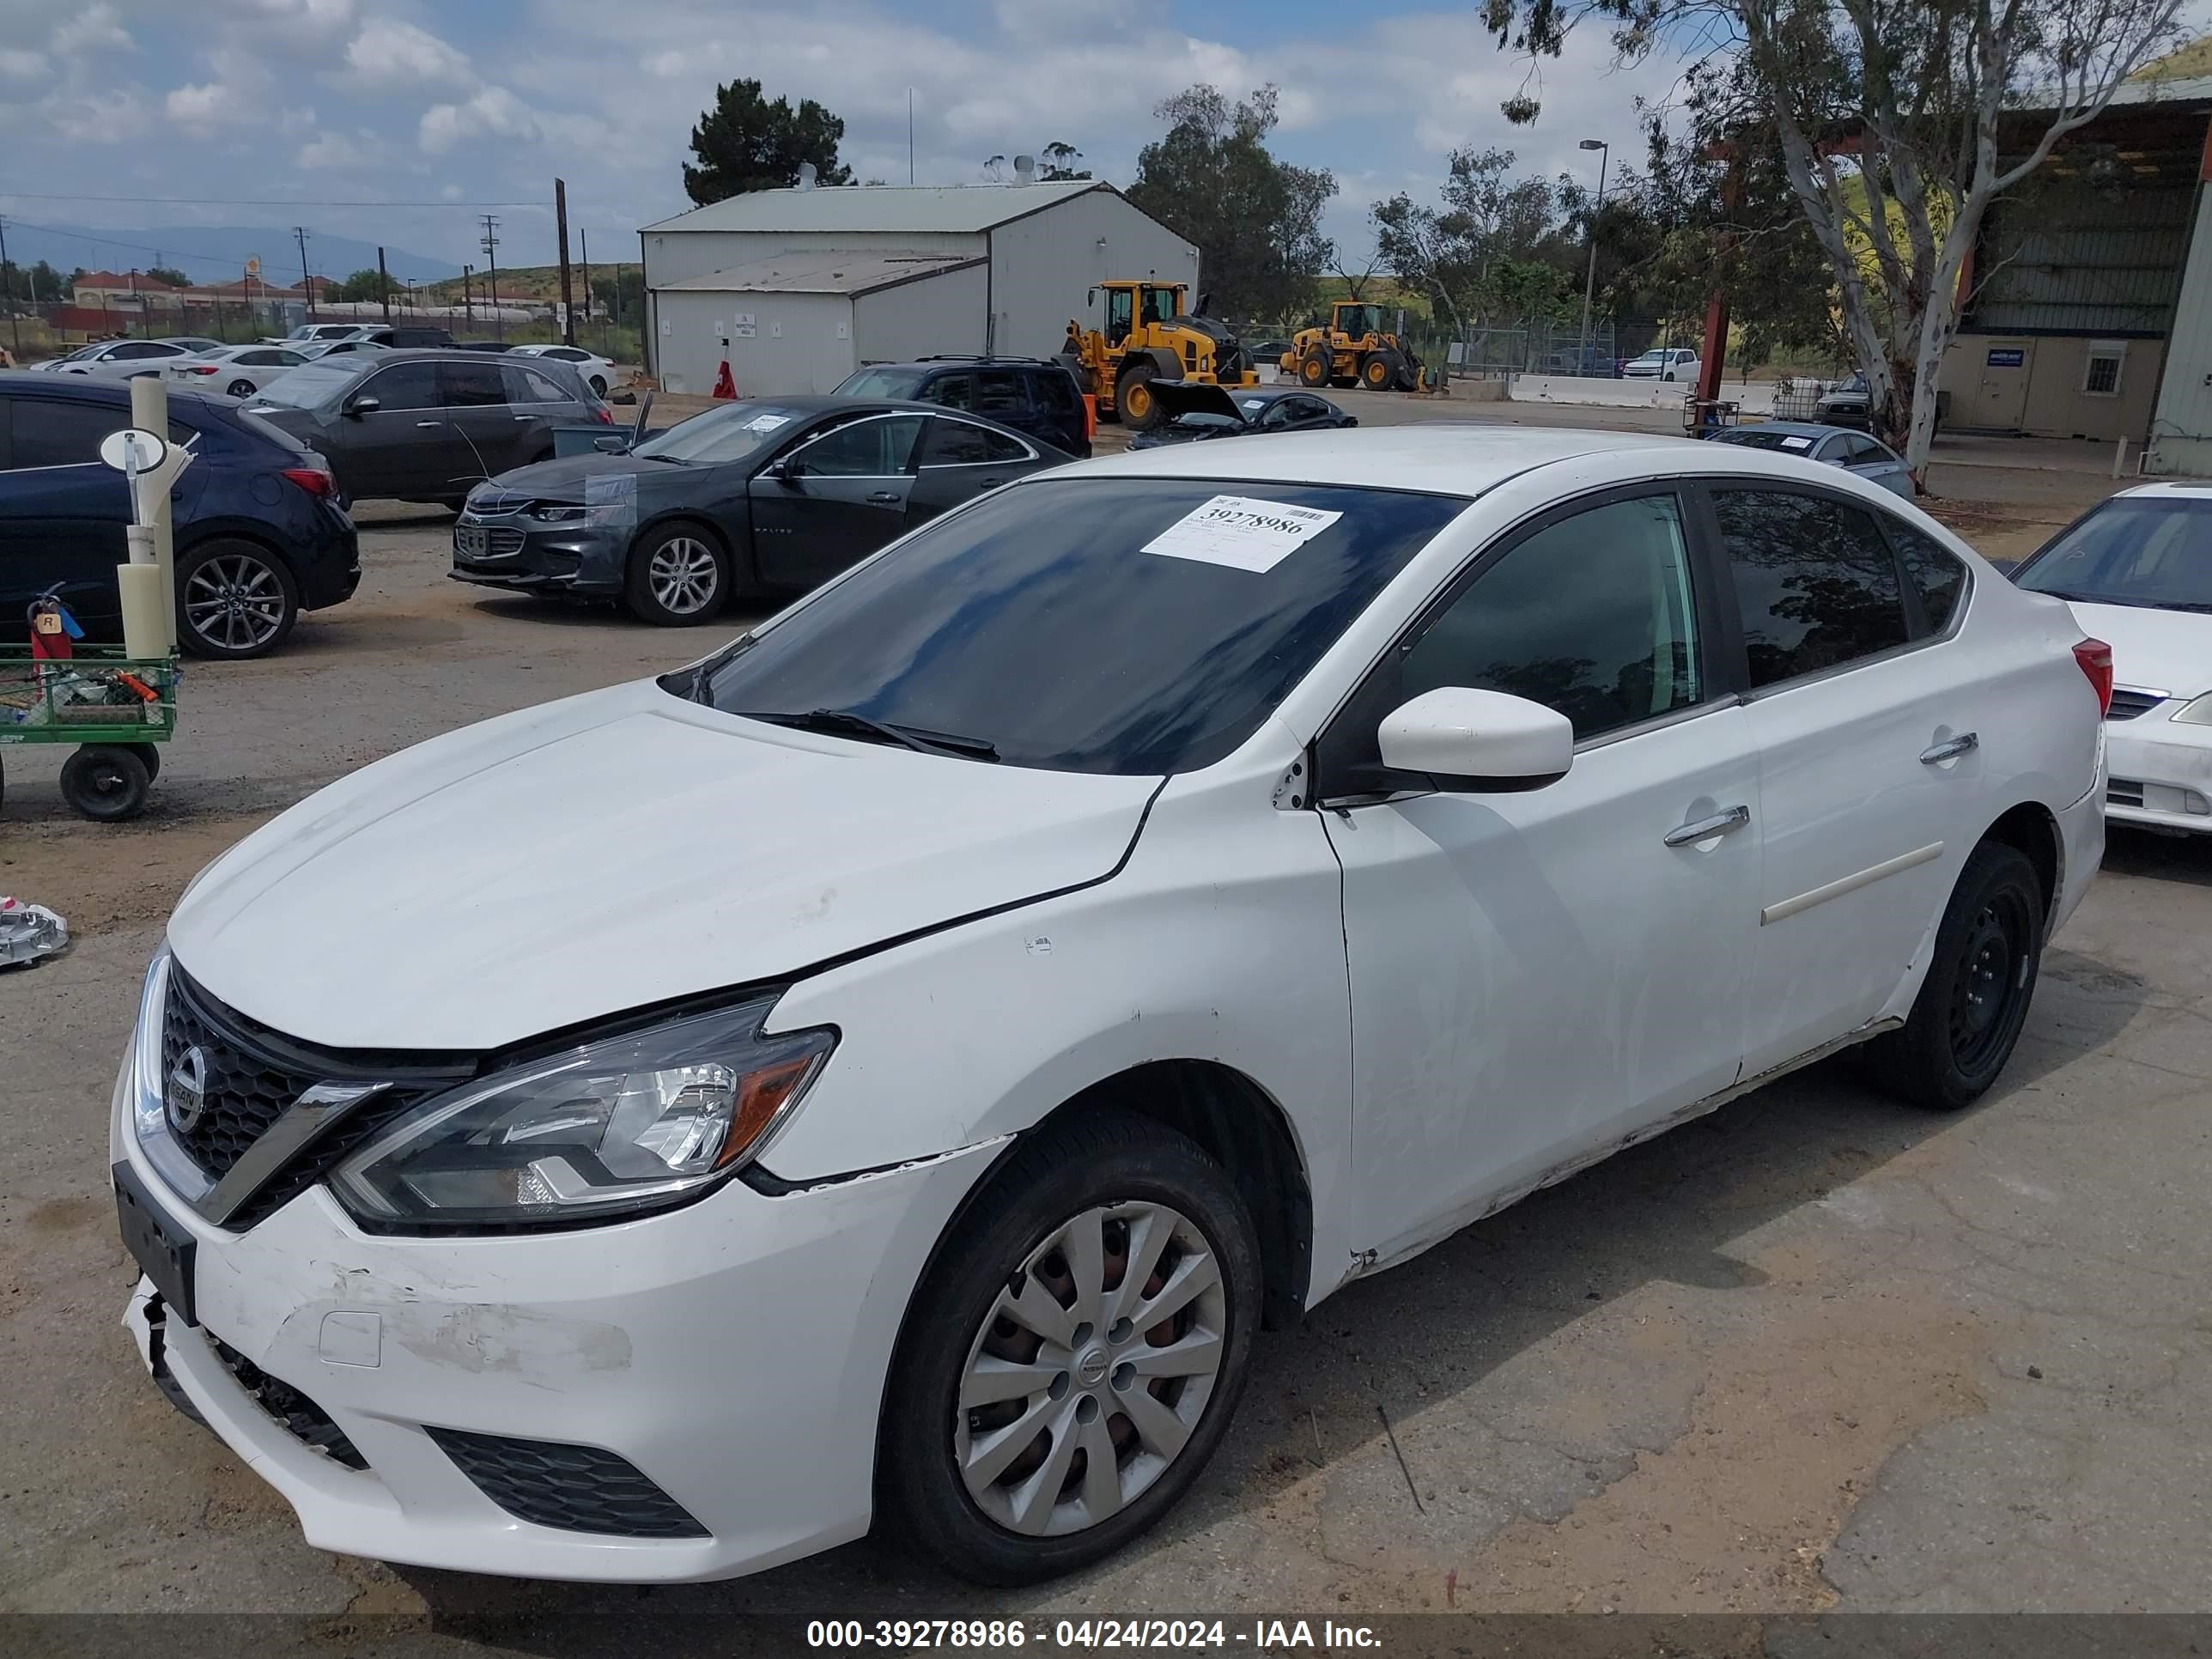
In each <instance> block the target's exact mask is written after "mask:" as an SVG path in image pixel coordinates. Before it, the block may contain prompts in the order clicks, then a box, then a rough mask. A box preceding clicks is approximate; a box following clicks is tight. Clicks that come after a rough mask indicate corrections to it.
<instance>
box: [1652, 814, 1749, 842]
mask: <svg viewBox="0 0 2212 1659" xmlns="http://www.w3.org/2000/svg"><path fill="white" fill-rule="evenodd" d="M1750 822H1751V808H1749V807H1748V806H1731V807H1729V809H1728V811H1725V812H1716V813H1714V814H1713V815H1712V817H1709V818H1699V819H1698V820H1697V821H1696V822H1695V823H1685V824H1682V825H1680V827H1679V828H1676V829H1669V830H1668V832H1667V835H1666V842H1667V845H1668V846H1669V847H1687V846H1690V845H1691V844H1692V842H1701V841H1710V840H1711V839H1712V838H1713V837H1714V836H1725V835H1727V834H1729V832H1730V831H1731V830H1736V829H1742V828H1743V826H1744V825H1745V824H1747V823H1750Z"/></svg>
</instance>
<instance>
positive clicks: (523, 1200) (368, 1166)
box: [331, 997, 836, 1227]
mask: <svg viewBox="0 0 2212 1659" xmlns="http://www.w3.org/2000/svg"><path fill="white" fill-rule="evenodd" d="M774 1006H775V998H774V997H767V998H763V999H760V1000H756V1001H752V1002H749V1003H744V1004H742V1005H740V1006H737V1007H734V1008H726V1009H721V1010H718V1011H717V1012H714V1013H709V1014H697V1015H693V1016H691V1017H690V1018H684V1019H678V1020H673V1021H671V1022H670V1023H668V1024H665V1025H657V1026H653V1027H651V1028H650V1029H648V1030H642V1031H635V1032H631V1033H629V1035H627V1036H618V1037H609V1038H605V1039H604V1040H602V1041H599V1042H591V1043H586V1044H585V1045H584V1046H583V1047H581V1048H572V1049H570V1050H568V1052H567V1053H565V1054H558V1055H555V1056H551V1057H549V1058H546V1059H543V1060H536V1061H533V1062H532V1063H531V1064H529V1065H527V1066H518V1067H516V1068H514V1069H513V1070H512V1071H508V1072H505V1073H501V1074H500V1075H498V1076H495V1077H490V1078H483V1079H477V1080H476V1081H474V1082H471V1083H469V1084H466V1085H463V1086H462V1087H461V1088H459V1089H456V1090H453V1091H450V1092H448V1093H447V1094H444V1095H441V1096H439V1097H436V1098H435V1099H432V1100H428V1101H426V1102H424V1103H422V1105H421V1106H419V1107H417V1108H416V1109H414V1110H412V1111H410V1112H409V1113H408V1114H407V1115H405V1116H404V1117H402V1118H401V1119H399V1120H398V1121H397V1122H395V1123H394V1124H392V1126H391V1127H389V1128H387V1129H386V1130H385V1131H384V1132H383V1133H381V1134H380V1135H379V1136H378V1137H377V1138H376V1139H374V1140H373V1141H371V1142H370V1143H369V1144H368V1146H364V1147H363V1148H362V1150H361V1151H359V1152H356V1153H355V1154H353V1156H351V1157H350V1158H347V1159H346V1161H345V1162H344V1163H343V1164H340V1165H339V1166H338V1168H337V1171H336V1173H335V1174H334V1175H333V1176H331V1190H332V1191H333V1192H335V1193H336V1194H337V1197H338V1199H339V1200H340V1201H341V1202H342V1203H343V1204H344V1205H345V1206H346V1207H347V1208H348V1209H349V1210H350V1211H352V1212H353V1213H354V1214H355V1215H356V1216H357V1217H359V1218H361V1219H362V1220H364V1221H368V1222H371V1223H378V1222H381V1223H385V1224H387V1225H397V1226H402V1227H405V1226H411V1225H423V1224H429V1225H441V1226H450V1225H467V1224H471V1223H479V1224H494V1225H514V1224H516V1223H525V1224H527V1223H531V1222H551V1223H556V1224H557V1223H561V1222H569V1223H576V1222H586V1221H591V1220H594V1219H599V1218H612V1217H615V1216H618V1215H623V1214H626V1213H629V1212H635V1211H638V1210H641V1209H653V1208H658V1207H659V1206H662V1205H665V1204H666V1203H668V1202H669V1201H671V1200H675V1199H678V1198H681V1197H683V1196H684V1195H686V1194H694V1193H696V1192H698V1191H700V1190H701V1189H702V1188H707V1187H710V1186H713V1185H714V1184H716V1183H717V1182H721V1181H723V1180H726V1178H728V1177H729V1176H731V1175H732V1174H734V1173H735V1172H736V1171H737V1170H739V1169H741V1168H743V1167H744V1164H746V1163H748V1162H749V1161H750V1159H751V1158H753V1157H754V1156H755V1155H757V1153H758V1152H760V1150H761V1149H762V1148H763V1146H766V1145H767V1144H768V1142H769V1139H770V1138H771V1137H772V1136H773V1135H774V1134H775V1130H776V1129H777V1127H779V1126H780V1125H781V1124H782V1123H783V1122H784V1121H785V1120H786V1119H787V1117H788V1116H789V1115H790V1114H791V1112H792V1110H793V1109H794V1108H795V1107H796V1106H797V1105H798V1104H799V1100H800V1099H801V1098H802V1097H804V1096H805V1092H806V1089H807V1085H809V1084H811V1082H812V1081H813V1080H814V1078H815V1075H816V1074H817V1073H818V1072H819V1071H820V1070H821V1068H822V1064H823V1060H825V1059H826V1058H827V1057H828V1055H829V1050H830V1049H831V1048H833V1047H834V1046H835V1045H836V1034H835V1033H834V1032H830V1031H826V1030H808V1031H795V1032H791V1033H788V1034H786V1035H783V1036H763V1035H762V1032H761V1029H760V1028H761V1026H762V1024H763V1023H764V1022H765V1021H766V1019H767V1018H768V1015H769V1010H770V1009H771V1008H773V1007H774Z"/></svg>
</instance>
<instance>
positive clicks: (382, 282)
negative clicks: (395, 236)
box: [376, 248, 392, 323]
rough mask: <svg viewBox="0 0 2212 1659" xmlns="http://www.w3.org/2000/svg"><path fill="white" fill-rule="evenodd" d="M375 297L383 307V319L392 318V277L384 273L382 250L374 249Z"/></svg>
mask: <svg viewBox="0 0 2212 1659" xmlns="http://www.w3.org/2000/svg"><path fill="white" fill-rule="evenodd" d="M376 297H377V300H378V301H379V302H380V303H381V304H382V306H383V307H384V320H385V321H386V322H387V323H388V322H390V321H391V320H392V278H391V277H389V276H386V275H385V274H384V250H383V249H382V248H379V249H377V250H376Z"/></svg>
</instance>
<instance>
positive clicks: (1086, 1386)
mask: <svg viewBox="0 0 2212 1659" xmlns="http://www.w3.org/2000/svg"><path fill="white" fill-rule="evenodd" d="M1228 1320H1229V1298H1228V1293H1227V1291H1226V1288H1225V1286H1224V1285H1223V1284H1222V1282H1221V1267H1220V1264H1219V1263H1218V1261H1215V1259H1214V1255H1213V1252H1212V1249H1209V1248H1208V1247H1207V1244H1206V1236H1205V1235H1204V1234H1203V1233H1201V1232H1200V1231H1199V1230H1198V1228H1197V1227H1196V1225H1194V1224H1193V1223H1192V1222H1191V1220H1190V1219H1189V1218H1188V1217H1187V1216H1184V1215H1182V1214H1181V1213H1180V1212H1176V1211H1175V1210H1172V1209H1170V1208H1169V1207H1168V1206H1165V1205H1164V1204H1150V1203H1139V1202H1134V1201H1132V1202H1127V1203H1121V1204H1108V1205H1103V1206H1099V1207H1098V1208H1097V1209H1091V1210H1085V1212H1083V1213H1082V1214H1080V1215H1079V1216H1077V1217H1075V1218H1073V1220H1071V1221H1068V1222H1066V1224H1064V1225H1061V1226H1060V1227H1059V1228H1058V1229H1056V1230H1055V1231H1053V1232H1052V1233H1051V1234H1049V1235H1048V1236H1047V1237H1046V1238H1045V1239H1044V1241H1043V1242H1042V1243H1040V1244H1039V1245H1037V1247H1036V1249H1033V1250H1031V1251H1030V1255H1029V1259H1028V1260H1027V1261H1024V1263H1023V1264H1022V1267H1021V1271H1020V1272H1019V1273H1015V1274H1014V1275H1013V1276H1012V1278H1011V1279H1008V1280H1007V1282H1006V1285H1005V1287H1004V1288H1003V1289H1001V1290H1000V1292H999V1295H998V1297H997V1300H996V1301H995V1302H994V1304H993V1305H992V1309H991V1311H990V1313H989V1315H988V1316H987V1317H986V1318H985V1319H984V1321H983V1326H982V1328H981V1330H979V1331H978V1332H977V1333H976V1334H975V1340H974V1341H973V1342H972V1343H970V1344H969V1349H968V1364H967V1369H966V1370H964V1371H963V1372H962V1373H961V1379H960V1400H959V1404H958V1407H957V1410H956V1411H955V1413H954V1416H953V1427H952V1455H953V1460H954V1462H956V1463H957V1464H958V1466H959V1468H960V1476H961V1479H962V1480H964V1481H965V1482H966V1483H967V1486H968V1492H969V1496H970V1497H971V1498H974V1499H975V1502H976V1503H977V1504H979V1505H981V1508H982V1510H983V1512H984V1513H985V1514H986V1515H987V1516H990V1517H991V1518H992V1519H993V1520H994V1521H996V1522H998V1523H999V1524H1000V1526H1002V1527H1006V1528H1008V1529H1009V1530H1011V1531H1014V1532H1018V1533H1026V1534H1030V1535H1032V1536H1036V1537H1044V1536H1049V1535H1053V1534H1062V1533H1072V1532H1081V1531H1083V1530H1084V1529H1085V1528H1088V1527H1095V1526H1097V1524H1098V1523H1099V1522H1102V1521H1103V1520H1105V1519H1106V1518H1107V1517H1109V1516H1112V1515H1114V1514H1115V1513H1116V1512H1118V1511H1119V1510H1121V1508H1122V1507H1123V1506H1124V1505H1126V1504H1132V1503H1133V1502H1135V1501H1136V1499H1137V1498H1139V1496H1141V1495H1142V1494H1143V1493H1144V1492H1145V1491H1146V1489H1147V1488H1148V1487H1150V1486H1152V1483H1153V1482H1154V1481H1156V1480H1158V1479H1159V1478H1160V1476H1161V1475H1163V1474H1165V1473H1167V1470H1168V1466H1169V1465H1170V1464H1171V1463H1173V1462H1175V1460H1176V1457H1177V1456H1179V1455H1181V1454H1182V1449H1183V1447H1184V1446H1185V1445H1186V1444H1188V1442H1189V1440H1190V1437H1191V1435H1192V1433H1193V1431H1195V1430H1196V1429H1197V1427H1198V1424H1199V1419H1200V1418H1201V1417H1203V1416H1204V1415H1205V1414H1206V1402H1207V1401H1210V1400H1211V1399H1212V1397H1213V1389H1214V1384H1215V1383H1216V1381H1217V1380H1218V1378H1219V1376H1220V1374H1221V1360H1222V1345H1223V1343H1224V1341H1225V1338H1226V1335H1227V1332H1228V1328H1229V1324H1228Z"/></svg>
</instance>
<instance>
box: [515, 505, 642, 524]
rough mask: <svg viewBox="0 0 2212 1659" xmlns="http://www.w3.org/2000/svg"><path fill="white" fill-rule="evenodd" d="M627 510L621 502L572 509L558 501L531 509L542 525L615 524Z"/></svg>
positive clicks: (531, 513)
mask: <svg viewBox="0 0 2212 1659" xmlns="http://www.w3.org/2000/svg"><path fill="white" fill-rule="evenodd" d="M626 510H627V507H626V504H624V503H619V502H617V503H611V504H607V505H603V506H599V507H571V506H568V505H565V504H563V503H562V502H558V501H539V502H538V504H537V505H536V506H534V507H532V508H531V509H530V516H531V517H532V518H533V519H535V520H538V523H540V524H562V525H600V524H615V523H617V522H619V521H620V519H621V515H622V514H623V512H624V511H626Z"/></svg>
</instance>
